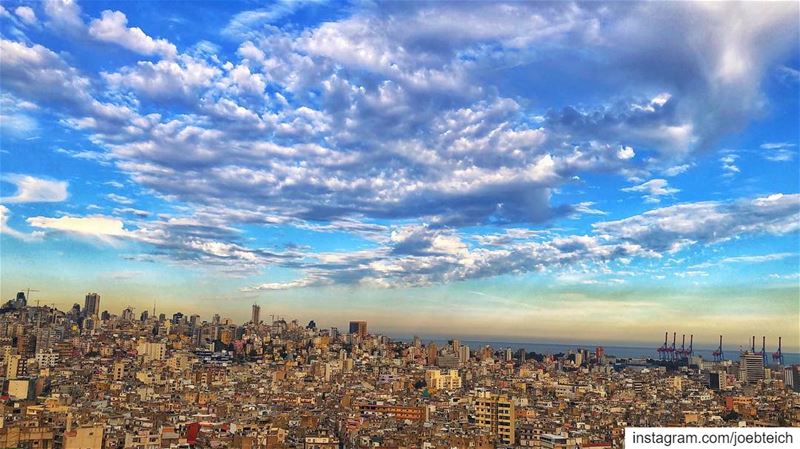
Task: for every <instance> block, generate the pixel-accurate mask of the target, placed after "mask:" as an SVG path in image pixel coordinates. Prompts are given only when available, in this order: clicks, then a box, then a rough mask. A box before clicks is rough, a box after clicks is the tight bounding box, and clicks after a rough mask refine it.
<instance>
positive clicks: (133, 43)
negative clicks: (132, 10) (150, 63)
mask: <svg viewBox="0 0 800 449" xmlns="http://www.w3.org/2000/svg"><path fill="white" fill-rule="evenodd" d="M127 24H128V18H127V17H126V16H125V14H124V13H122V12H121V11H110V10H105V11H103V12H102V13H101V15H100V18H99V19H94V20H92V22H91V23H90V24H89V34H90V35H91V36H92V37H94V38H95V39H97V40H101V41H104V42H111V43H113V44H117V45H119V46H121V47H123V48H127V49H128V50H131V51H134V52H136V53H140V54H143V55H161V56H164V57H167V58H171V57H174V56H175V55H176V54H177V52H178V50H177V49H176V48H175V45H173V44H171V43H170V42H169V41H167V40H166V39H153V38H152V37H150V36H148V35H147V34H145V33H144V31H142V30H141V28H137V27H133V28H128V26H127Z"/></svg>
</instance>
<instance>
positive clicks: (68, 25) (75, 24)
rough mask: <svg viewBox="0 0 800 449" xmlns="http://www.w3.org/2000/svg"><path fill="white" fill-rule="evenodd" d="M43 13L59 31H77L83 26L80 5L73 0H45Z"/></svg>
mask: <svg viewBox="0 0 800 449" xmlns="http://www.w3.org/2000/svg"><path fill="white" fill-rule="evenodd" d="M44 13H45V15H46V16H47V18H48V22H49V24H50V25H51V26H52V27H54V28H56V29H57V30H59V31H67V32H70V33H77V32H79V31H82V30H83V28H84V27H85V25H84V23H83V19H82V18H81V7H80V6H79V5H78V2H77V1H75V0H45V2H44Z"/></svg>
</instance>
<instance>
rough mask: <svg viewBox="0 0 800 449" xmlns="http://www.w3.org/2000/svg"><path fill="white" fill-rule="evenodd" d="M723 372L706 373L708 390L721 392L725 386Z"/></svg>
mask: <svg viewBox="0 0 800 449" xmlns="http://www.w3.org/2000/svg"><path fill="white" fill-rule="evenodd" d="M725 376H726V373H725V371H712V372H710V373H708V388H710V389H712V390H722V389H724V388H725V386H726V382H725V380H726V379H725Z"/></svg>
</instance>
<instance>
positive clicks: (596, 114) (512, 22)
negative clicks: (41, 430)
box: [0, 0, 800, 352]
mask: <svg viewBox="0 0 800 449" xmlns="http://www.w3.org/2000/svg"><path fill="white" fill-rule="evenodd" d="M200 5H202V7H198V6H200ZM798 8H800V6H798V3H797V2H785V3H770V4H753V3H744V4H728V3H725V4H707V3H702V4H701V3H635V4H620V3H530V4H528V3H512V4H499V3H477V4H469V5H464V4H457V3H421V2H420V3H417V2H409V3H398V2H390V3H382V2H377V3H372V2H353V3H342V2H328V1H324V0H309V1H284V0H278V1H275V2H271V3H267V4H266V5H264V6H262V7H257V6H256V5H254V4H252V3H244V2H243V3H238V2H224V3H223V2H196V3H194V4H192V3H183V2H162V3H160V4H159V5H158V7H155V6H153V5H152V4H132V3H117V2H85V1H84V2H80V1H78V2H75V1H68V0H53V1H45V2H34V3H28V2H18V1H8V2H4V3H3V4H2V5H0V38H2V41H1V43H2V47H1V49H2V53H0V54H2V57H1V58H0V64H1V67H2V72H0V87H1V88H2V96H1V97H0V161H1V162H2V166H1V168H2V170H1V172H2V173H1V175H0V189H1V190H0V266H2V270H0V271H1V273H0V284H2V285H0V295H2V297H0V300H2V301H3V302H4V301H6V300H8V299H11V298H13V297H14V295H15V294H16V292H17V291H21V290H25V289H27V288H31V289H32V291H33V293H32V294H31V297H32V302H33V303H35V302H36V300H37V299H40V300H41V303H42V305H47V304H51V303H55V304H56V305H57V307H58V308H60V309H62V310H66V309H68V308H69V307H70V306H71V305H72V303H75V302H78V303H81V304H82V298H83V297H84V296H85V295H86V293H87V292H95V291H96V292H98V293H99V294H100V295H101V297H102V301H103V302H102V304H101V309H103V310H106V309H107V310H109V311H114V312H115V313H119V311H121V310H122V309H123V308H124V307H126V306H128V305H131V306H134V307H136V308H137V310H138V311H141V310H145V309H148V310H149V309H150V307H151V305H152V304H153V301H154V300H157V303H158V307H159V309H164V310H172V311H173V312H174V311H178V310H180V311H182V312H184V313H187V314H193V313H199V314H200V315H201V316H204V318H210V317H209V316H205V315H208V313H207V312H203V311H207V310H210V309H213V310H220V311H221V313H223V314H225V315H226V316H230V317H231V318H233V319H234V320H236V321H237V322H244V321H246V319H247V318H248V317H250V316H251V312H252V311H251V309H250V306H251V305H252V304H253V303H257V304H259V305H260V307H261V309H260V316H261V317H262V319H264V318H263V317H267V316H269V315H271V314H276V315H282V316H287V317H303V318H304V319H305V318H308V319H314V320H317V321H318V322H320V323H323V322H324V323H340V325H342V326H343V325H345V324H346V323H348V322H349V321H351V320H359V319H363V320H365V321H367V322H369V323H370V327H371V328H372V326H375V327H376V328H379V329H381V330H383V331H384V332H387V333H393V334H396V335H401V334H413V333H414V332H420V333H423V334H424V333H428V334H429V335H453V336H475V337H492V338H494V337H499V336H503V337H504V338H506V339H514V340H518V341H522V340H526V341H528V340H530V341H534V340H536V339H539V340H542V339H549V340H548V341H559V342H561V341H563V342H570V341H580V342H592V341H598V342H604V343H612V342H620V343H623V342H629V343H637V344H642V345H645V344H646V345H652V346H653V347H655V346H657V345H658V344H659V343H660V339H661V336H662V335H663V332H664V331H665V330H668V331H669V332H670V333H671V332H673V331H677V332H678V335H680V334H681V333H686V334H687V335H688V334H690V333H691V334H694V335H695V342H696V344H698V345H703V346H705V347H714V346H715V345H716V338H717V336H718V335H719V334H723V335H725V336H726V340H727V341H728V342H730V346H731V347H737V346H738V345H741V344H746V343H747V341H748V339H749V338H750V337H751V335H757V336H759V337H760V336H761V335H768V339H770V340H771V341H774V342H777V337H778V336H782V337H783V346H784V349H785V350H786V351H790V352H799V351H800V328H798V325H797V322H798V318H800V178H799V177H798V173H799V172H800V158H799V157H798V141H800V128H799V127H798V125H797V124H798V122H800V113H799V112H798V111H799V110H800V48H798V45H799V44H798V42H800V31H799V27H798V23H797V20H796V18H797V17H798V12H799V11H798ZM487 18H494V19H493V21H492V20H488V19H487ZM698 24H699V25H701V26H697V25H698ZM676 34H677V35H681V36H682V39H672V38H671V37H672V36H674V35H676ZM37 290H38V291H37ZM434 330H436V332H433V331H434ZM773 345H774V344H773ZM768 349H769V350H774V348H768Z"/></svg>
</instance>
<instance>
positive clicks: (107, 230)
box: [27, 215, 131, 244]
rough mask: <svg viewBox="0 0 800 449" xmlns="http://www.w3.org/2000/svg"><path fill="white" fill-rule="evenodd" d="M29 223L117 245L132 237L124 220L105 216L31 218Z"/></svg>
mask: <svg viewBox="0 0 800 449" xmlns="http://www.w3.org/2000/svg"><path fill="white" fill-rule="evenodd" d="M27 222H28V224H29V225H30V226H33V227H35V228H40V229H45V230H49V231H58V232H64V233H67V234H74V235H78V236H84V237H92V238H97V239H99V240H101V241H103V242H106V243H109V244H113V243H115V242H116V240H117V239H118V238H123V237H130V236H131V233H130V232H129V231H128V230H126V229H125V227H124V224H123V223H122V220H119V219H117V218H113V217H106V216H103V215H93V216H88V217H71V216H63V217H59V218H50V217H40V216H37V217H29V218H28V219H27Z"/></svg>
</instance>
